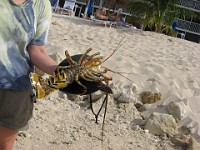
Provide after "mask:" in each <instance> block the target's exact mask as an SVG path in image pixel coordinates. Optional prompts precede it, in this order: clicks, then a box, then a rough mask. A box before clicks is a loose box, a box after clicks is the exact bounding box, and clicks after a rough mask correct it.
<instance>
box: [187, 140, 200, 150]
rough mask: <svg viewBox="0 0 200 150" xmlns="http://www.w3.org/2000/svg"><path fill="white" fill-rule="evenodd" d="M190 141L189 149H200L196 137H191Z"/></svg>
mask: <svg viewBox="0 0 200 150" xmlns="http://www.w3.org/2000/svg"><path fill="white" fill-rule="evenodd" d="M189 142H190V144H189V147H188V150H200V144H199V143H198V142H197V141H196V140H195V139H194V138H192V137H191V138H190V140H189Z"/></svg>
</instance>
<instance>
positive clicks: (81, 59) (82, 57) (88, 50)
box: [78, 48, 92, 65]
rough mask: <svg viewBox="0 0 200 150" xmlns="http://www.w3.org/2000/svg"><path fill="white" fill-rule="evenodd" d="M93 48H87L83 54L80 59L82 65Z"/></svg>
mask: <svg viewBox="0 0 200 150" xmlns="http://www.w3.org/2000/svg"><path fill="white" fill-rule="evenodd" d="M91 50H92V48H89V49H87V51H86V52H85V53H84V54H83V55H82V56H81V58H80V59H79V61H78V65H81V64H82V63H83V60H84V57H85V56H86V55H87V54H88V53H89V52H90V51H91Z"/></svg>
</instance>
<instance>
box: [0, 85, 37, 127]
mask: <svg viewBox="0 0 200 150" xmlns="http://www.w3.org/2000/svg"><path fill="white" fill-rule="evenodd" d="M34 98H35V96H34V94H33V92H32V91H22V90H3V89H0V125H1V126H4V127H6V128H10V129H13V130H20V129H22V128H24V127H26V126H27V125H28V121H29V120H30V118H31V117H32V112H33V102H34Z"/></svg>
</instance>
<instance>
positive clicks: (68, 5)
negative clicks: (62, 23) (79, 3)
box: [60, 0, 76, 16]
mask: <svg viewBox="0 0 200 150" xmlns="http://www.w3.org/2000/svg"><path fill="white" fill-rule="evenodd" d="M75 2H76V0H65V4H64V6H63V8H60V10H61V14H67V15H69V16H72V15H73V13H74V12H73V10H74V7H75Z"/></svg>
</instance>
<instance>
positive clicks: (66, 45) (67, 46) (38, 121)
mask: <svg viewBox="0 0 200 150" xmlns="http://www.w3.org/2000/svg"><path fill="white" fill-rule="evenodd" d="M88 48H92V49H93V50H92V51H91V52H90V53H89V54H94V53H96V52H100V55H101V56H103V57H104V58H105V59H106V58H107V57H109V56H110V55H111V54H112V53H113V51H115V52H114V54H112V56H111V57H110V58H109V59H108V60H107V61H106V62H105V63H103V64H102V66H104V67H107V68H109V69H110V70H112V71H113V72H111V71H110V72H108V74H107V76H109V77H112V79H113V80H112V82H111V83H112V85H114V86H115V91H114V94H113V95H110V96H109V99H108V108H107V115H106V120H105V125H104V132H103V134H104V136H102V120H103V114H101V115H100V116H99V123H98V124H96V123H95V117H94V115H93V114H92V112H91V110H90V109H89V107H88V101H87V99H86V98H85V97H83V96H77V95H67V94H64V93H62V92H59V91H56V92H54V93H52V94H51V95H50V96H47V97H46V98H45V99H43V100H41V101H39V102H37V103H36V104H35V108H34V113H33V118H32V119H31V121H30V124H29V130H27V131H22V132H20V133H19V135H18V137H17V142H16V143H15V150H51V149H52V150H65V149H67V150H88V149H91V150H102V149H106V150H160V149H163V150H173V149H180V147H181V146H180V145H176V144H174V143H173V142H172V141H171V139H170V138H168V136H166V137H165V136H158V135H155V134H153V133H152V132H151V129H150V128H148V127H147V125H146V127H147V128H146V129H144V128H142V127H143V126H145V125H143V124H142V123H141V122H143V121H144V122H145V120H147V118H148V117H149V116H150V115H151V114H152V113H153V112H154V113H155V112H156V113H159V114H170V115H171V116H173V117H174V119H175V124H176V125H177V129H176V130H177V132H178V133H179V131H178V129H180V128H181V127H185V128H186V129H187V130H189V131H188V132H189V133H188V134H187V135H188V136H191V137H192V138H194V139H195V140H196V141H197V142H200V130H199V128H200V111H199V108H200V77H199V74H200V67H199V64H200V45H199V44H197V43H193V42H190V41H187V40H184V39H179V38H176V37H170V36H167V35H163V34H158V33H154V32H149V31H142V30H140V29H135V28H122V27H111V28H110V27H104V25H97V24H95V23H93V22H90V21H89V20H85V19H82V18H77V17H69V16H65V15H58V14H54V15H53V18H52V24H51V27H50V31H49V37H48V43H47V46H46V52H47V53H48V54H49V55H50V56H51V57H52V58H53V59H54V60H56V61H57V62H58V63H59V62H61V61H62V60H63V59H65V50H67V51H68V52H69V54H70V56H73V55H76V54H83V53H85V51H86V50H87V49H88ZM114 72H116V73H114ZM117 72H118V73H117ZM119 73H120V74H122V75H119ZM144 91H149V92H151V93H160V94H161V95H160V98H159V100H158V101H155V102H151V103H149V104H146V105H143V106H142V107H143V109H144V110H143V111H139V110H138V109H137V108H136V105H135V104H140V103H141V95H140V94H141V93H142V92H144ZM115 92H116V93H115ZM99 95H100V96H99ZM98 96H99V97H102V96H103V95H102V93H100V94H98V93H97V94H96V97H97V98H96V99H98V98H99V97H98ZM85 99H86V100H85ZM172 102H173V103H172ZM101 103H102V102H101V101H100V100H97V102H95V104H94V107H95V111H98V109H99V107H100V104H101ZM169 104H170V105H169ZM172 104H174V105H173V106H176V108H177V109H179V108H180V110H179V113H178V115H179V116H178V117H175V115H174V113H173V112H172V111H169V109H170V106H172ZM170 110H171V109H170ZM170 112H171V113H170ZM175 113H176V114H177V112H175ZM138 120H139V122H140V123H138V124H137V121H138ZM141 124H142V125H141ZM144 124H145V123H144ZM140 125H141V126H142V127H141V126H140ZM173 134H176V131H174V132H173ZM163 135H167V133H165V134H163ZM102 137H103V140H102Z"/></svg>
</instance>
